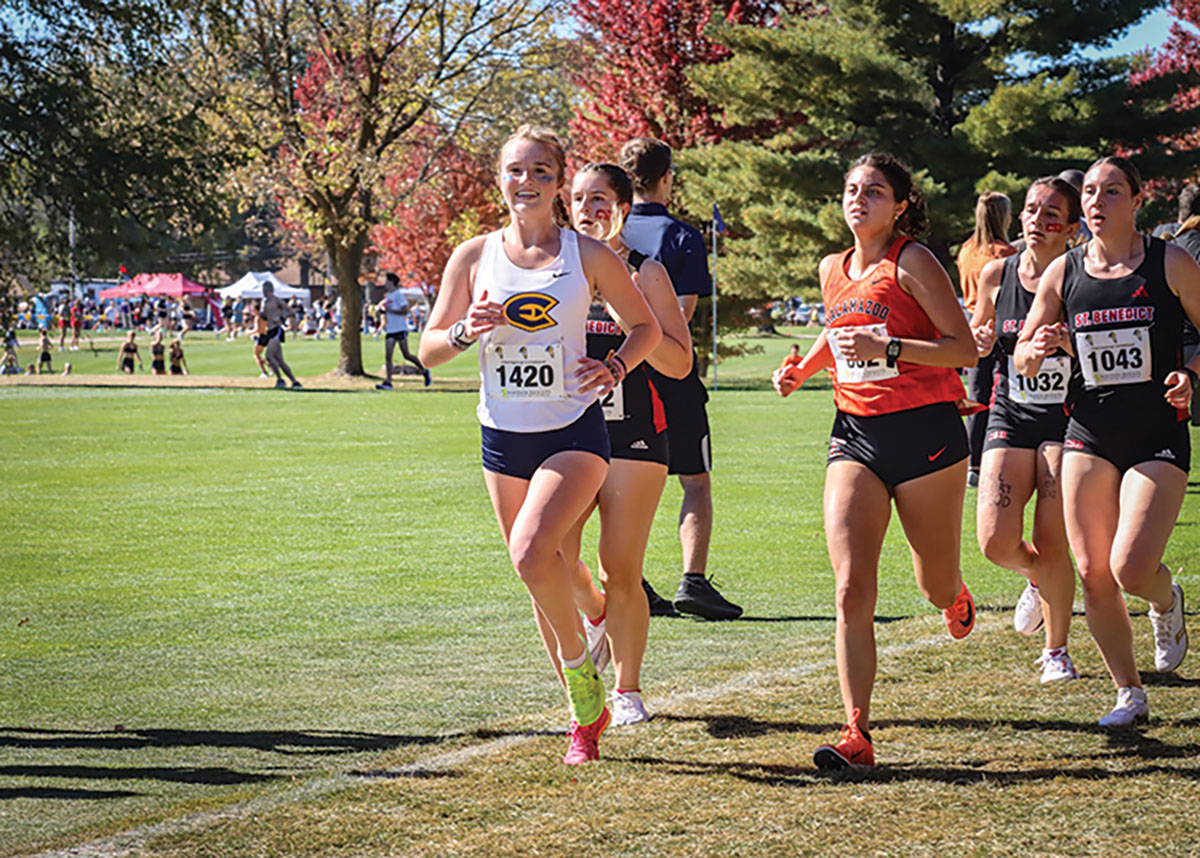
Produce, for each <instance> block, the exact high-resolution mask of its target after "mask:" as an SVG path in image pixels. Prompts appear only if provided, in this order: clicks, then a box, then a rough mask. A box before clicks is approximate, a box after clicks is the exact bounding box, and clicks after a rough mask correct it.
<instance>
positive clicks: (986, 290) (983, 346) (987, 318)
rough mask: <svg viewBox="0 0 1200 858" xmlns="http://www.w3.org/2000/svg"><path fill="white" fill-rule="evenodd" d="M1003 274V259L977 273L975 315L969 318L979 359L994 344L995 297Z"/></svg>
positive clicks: (993, 262)
mask: <svg viewBox="0 0 1200 858" xmlns="http://www.w3.org/2000/svg"><path fill="white" fill-rule="evenodd" d="M1003 274H1004V260H1003V259H993V260H992V261H991V262H989V263H988V264H987V265H985V266H983V270H982V271H981V272H979V295H978V297H977V298H976V299H975V313H974V314H973V315H972V316H971V335H972V336H973V337H974V338H975V350H976V351H977V352H978V353H979V356H980V357H983V356H984V355H987V354H990V353H991V351H992V348H993V347H994V346H995V344H996V296H997V295H998V294H1000V278H1001V277H1002V276H1003Z"/></svg>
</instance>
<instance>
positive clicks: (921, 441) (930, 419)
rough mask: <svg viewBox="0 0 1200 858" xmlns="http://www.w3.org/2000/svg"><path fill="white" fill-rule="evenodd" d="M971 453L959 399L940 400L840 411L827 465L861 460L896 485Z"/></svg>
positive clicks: (886, 481)
mask: <svg viewBox="0 0 1200 858" xmlns="http://www.w3.org/2000/svg"><path fill="white" fill-rule="evenodd" d="M672 441H674V436H672ZM967 455H968V449H967V431H966V429H964V428H963V421H962V418H961V417H960V416H959V414H958V408H957V407H956V406H955V404H954V403H953V402H935V403H934V404H932V405H923V406H921V407H920V408H910V409H907V410H905V411H896V412H894V413H892V414H881V415H879V416H876V417H858V416H856V415H854V414H847V413H846V412H844V411H839V412H838V413H837V417H836V418H835V419H834V421H833V431H832V432H831V433H830V437H829V458H828V460H827V462H826V464H827V465H829V464H832V463H834V462H840V461H849V462H858V463H859V464H861V465H865V466H866V467H868V468H870V469H871V471H872V472H873V473H874V474H875V476H877V477H879V479H880V481H881V482H882V483H883V484H884V485H885V486H887V487H888V488H889V489H891V488H893V487H895V486H898V485H900V484H901V483H906V482H908V481H909V480H915V479H916V478H917V477H923V476H925V475H926V474H932V473H933V472H934V471H940V470H942V469H943V468H948V467H950V466H951V465H955V464H957V463H959V462H961V461H962V460H963V459H965V458H967Z"/></svg>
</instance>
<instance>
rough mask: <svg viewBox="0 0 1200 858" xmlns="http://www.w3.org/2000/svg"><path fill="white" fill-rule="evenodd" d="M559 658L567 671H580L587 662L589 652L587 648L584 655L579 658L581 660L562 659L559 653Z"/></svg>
mask: <svg viewBox="0 0 1200 858" xmlns="http://www.w3.org/2000/svg"><path fill="white" fill-rule="evenodd" d="M558 657H559V660H560V661H562V666H563V667H564V668H565V669H567V670H578V669H579V668H581V667H583V663H584V662H585V661H587V657H588V651H587V649H586V648H585V649H584V651H583V655H581V656H579V658H572V659H566V658H563V657H562V653H561V652H559V654H558Z"/></svg>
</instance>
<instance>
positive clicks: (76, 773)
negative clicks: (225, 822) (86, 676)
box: [0, 765, 282, 786]
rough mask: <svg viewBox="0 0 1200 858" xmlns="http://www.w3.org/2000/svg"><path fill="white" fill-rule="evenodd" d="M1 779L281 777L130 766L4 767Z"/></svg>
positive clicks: (221, 781) (222, 781)
mask: <svg viewBox="0 0 1200 858" xmlns="http://www.w3.org/2000/svg"><path fill="white" fill-rule="evenodd" d="M0 777H21V778H71V779H72V780H112V781H123V780H158V781H171V782H173V783H182V784H211V785H213V786H221V785H229V784H250V783H262V782H264V781H272V780H276V779H278V778H279V777H282V776H281V775H265V774H251V773H250V772H239V771H235V770H233V769H226V768H221V767H209V768H186V767H184V768H166V767H162V766H154V767H145V768H142V767H126V766H34V765H29V766H0Z"/></svg>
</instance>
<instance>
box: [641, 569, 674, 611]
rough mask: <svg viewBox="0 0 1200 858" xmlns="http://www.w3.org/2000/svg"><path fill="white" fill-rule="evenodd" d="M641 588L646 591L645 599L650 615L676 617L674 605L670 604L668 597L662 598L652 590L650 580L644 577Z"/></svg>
mask: <svg viewBox="0 0 1200 858" xmlns="http://www.w3.org/2000/svg"><path fill="white" fill-rule="evenodd" d="M642 589H643V590H645V591H646V601H647V602H649V603H650V616H652V617H677V616H679V614H677V613H675V606H674V605H672V604H671V602H670V600H669V599H664V598H663V597H662V596H660V595H658V593H655V592H654V588H653V587H651V586H650V582H649V581H647V580H646V579H645V578H643V579H642Z"/></svg>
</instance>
